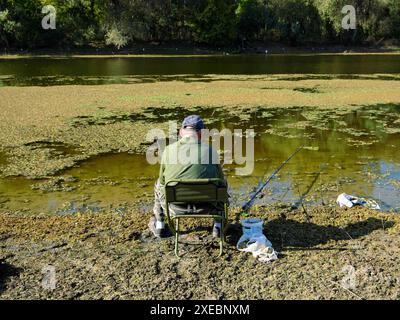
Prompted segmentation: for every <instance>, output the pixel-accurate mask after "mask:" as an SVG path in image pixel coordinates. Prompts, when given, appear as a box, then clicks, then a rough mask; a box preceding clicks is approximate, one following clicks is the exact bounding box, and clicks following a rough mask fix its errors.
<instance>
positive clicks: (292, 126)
mask: <svg viewBox="0 0 400 320" xmlns="http://www.w3.org/2000/svg"><path fill="white" fill-rule="evenodd" d="M284 126H285V127H286V128H289V129H302V130H305V129H307V128H309V127H312V122H311V121H297V122H293V123H288V124H285V125H284Z"/></svg>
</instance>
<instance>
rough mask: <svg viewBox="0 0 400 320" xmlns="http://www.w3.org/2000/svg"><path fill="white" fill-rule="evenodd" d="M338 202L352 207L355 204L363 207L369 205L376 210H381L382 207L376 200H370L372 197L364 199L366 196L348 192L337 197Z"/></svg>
mask: <svg viewBox="0 0 400 320" xmlns="http://www.w3.org/2000/svg"><path fill="white" fill-rule="evenodd" d="M336 202H337V203H338V204H339V206H340V207H341V208H342V207H344V206H346V207H348V208H352V207H354V206H355V205H360V206H363V207H367V208H370V209H374V210H381V207H380V206H379V204H378V203H377V202H376V201H375V200H370V199H368V200H367V199H364V198H359V197H356V196H352V195H349V194H346V193H342V194H340V195H339V196H338V197H337V200H336Z"/></svg>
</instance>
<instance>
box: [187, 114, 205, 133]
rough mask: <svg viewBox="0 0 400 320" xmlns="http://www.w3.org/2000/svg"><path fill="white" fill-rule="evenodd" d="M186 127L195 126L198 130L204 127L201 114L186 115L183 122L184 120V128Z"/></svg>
mask: <svg viewBox="0 0 400 320" xmlns="http://www.w3.org/2000/svg"><path fill="white" fill-rule="evenodd" d="M186 127H193V128H194V129H196V130H198V131H199V130H201V129H204V128H205V126H204V122H203V119H202V118H200V116H198V115H195V114H193V115H191V116H188V117H186V118H185V119H184V120H183V122H182V128H186Z"/></svg>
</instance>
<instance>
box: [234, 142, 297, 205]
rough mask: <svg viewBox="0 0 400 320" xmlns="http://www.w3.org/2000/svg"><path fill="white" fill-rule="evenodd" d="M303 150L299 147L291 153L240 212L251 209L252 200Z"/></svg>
mask: <svg viewBox="0 0 400 320" xmlns="http://www.w3.org/2000/svg"><path fill="white" fill-rule="evenodd" d="M303 148H304V145H302V146H301V147H299V148H297V150H296V151H295V152H293V153H292V154H291V155H290V157H289V158H287V159H286V160H285V161H284V162H283V163H282V164H281V165H280V166H279V168H278V169H276V170H275V172H274V173H273V174H272V175H270V176H269V178H268V179H267V181H265V182H264V183H263V184H262V185H261V187H259V188H258V190H257V191H256V192H254V193H253V195H252V197H251V198H250V200H249V201H247V202H246V203H245V204H244V205H243V206H242V212H244V213H247V211H248V210H249V209H250V208H251V206H252V205H253V202H254V200H255V199H256V197H257V195H258V194H259V193H260V192H261V191H262V190H263V189H264V188H265V186H266V185H267V184H268V183H269V182H270V181H271V180H272V178H273V177H275V175H276V174H277V173H278V172H279V171H280V170H281V169H282V168H283V167H284V166H285V165H286V164H287V163H288V162H289V161H290V160H291V159H292V158H293V157H294V156H295V155H296V154H297V153H298V152H300V150H301V149H303Z"/></svg>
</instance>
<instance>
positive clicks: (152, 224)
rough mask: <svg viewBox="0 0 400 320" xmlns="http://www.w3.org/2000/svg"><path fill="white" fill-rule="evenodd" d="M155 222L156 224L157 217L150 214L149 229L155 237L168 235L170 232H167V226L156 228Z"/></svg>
mask: <svg viewBox="0 0 400 320" xmlns="http://www.w3.org/2000/svg"><path fill="white" fill-rule="evenodd" d="M156 224H157V219H156V217H155V216H152V217H151V218H150V221H149V229H150V231H151V232H152V233H153V235H154V236H155V237H156V238H166V237H168V236H170V233H169V232H168V230H167V228H165V227H164V228H157V227H156Z"/></svg>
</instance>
